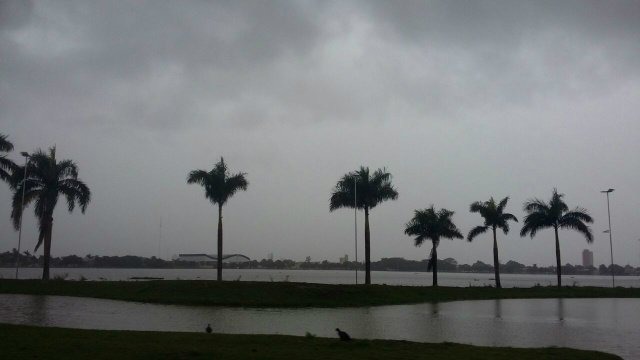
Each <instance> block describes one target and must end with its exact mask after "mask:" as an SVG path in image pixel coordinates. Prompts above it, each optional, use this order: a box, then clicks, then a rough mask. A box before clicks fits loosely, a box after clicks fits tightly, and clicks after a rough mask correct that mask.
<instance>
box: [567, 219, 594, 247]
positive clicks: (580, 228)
mask: <svg viewBox="0 0 640 360" xmlns="http://www.w3.org/2000/svg"><path fill="white" fill-rule="evenodd" d="M560 227H561V228H563V229H572V230H575V231H577V232H579V233H580V234H582V235H583V236H584V237H585V238H586V239H587V243H589V244H590V243H592V242H593V234H592V233H591V228H589V226H587V225H586V224H585V223H584V222H582V221H581V220H580V219H577V218H573V217H571V218H566V219H564V221H562V222H561V223H560Z"/></svg>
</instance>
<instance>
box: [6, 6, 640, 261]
mask: <svg viewBox="0 0 640 360" xmlns="http://www.w3.org/2000/svg"><path fill="white" fill-rule="evenodd" d="M638 19H640V3H638V2H636V1H607V2H604V1H497V2H495V1H464V2H463V1H402V2H398V1H335V2H329V1H290V2H285V1H269V2H267V1H217V2H205V1H202V2H201V1H191V2H177V1H133V2H120V1H75V2H73V1H69V2H44V1H34V2H28V1H2V2H0V131H1V132H3V133H8V134H9V135H10V137H11V139H12V140H13V141H14V143H15V144H16V148H17V149H19V150H21V149H26V150H28V149H30V148H36V147H45V146H49V145H52V144H58V149H59V152H60V154H61V156H62V155H64V157H70V158H73V159H75V160H76V161H78V163H79V165H80V168H81V177H82V178H83V179H85V180H86V181H87V182H88V183H90V184H91V185H92V188H93V190H94V193H95V197H94V202H93V204H92V205H91V206H90V208H89V212H88V214H87V215H84V216H82V217H81V216H78V215H74V216H72V217H71V216H68V215H66V214H64V212H63V211H62V210H60V211H59V212H58V213H57V214H58V215H57V216H59V218H60V220H59V221H58V220H56V221H57V222H56V234H59V235H60V237H61V240H59V242H56V245H55V249H54V253H58V254H59V253H63V254H65V253H70V252H79V253H81V254H82V253H85V252H92V253H116V254H122V253H125V252H131V253H142V254H149V253H152V251H155V250H149V249H156V248H157V246H156V244H155V241H156V238H157V228H156V226H157V223H158V219H159V217H161V216H163V217H164V222H163V224H164V229H165V231H166V234H165V235H164V238H165V239H167V245H166V246H167V250H166V252H165V254H164V255H165V256H166V255H170V254H171V253H172V252H186V251H195V252H201V251H209V250H206V249H212V248H209V247H208V246H210V245H211V238H212V237H211V236H212V235H211V234H212V232H211V231H212V228H211V226H210V225H211V221H212V220H211V219H212V218H211V216H210V215H211V214H210V212H211V211H213V210H212V209H210V207H209V204H208V203H207V202H206V201H205V200H204V199H203V198H202V196H201V195H202V194H201V192H200V191H199V189H195V188H193V187H188V186H187V185H186V184H185V183H184V181H185V180H184V177H185V176H186V173H187V172H188V171H189V170H191V169H193V168H204V167H206V166H210V165H211V164H212V163H213V162H214V161H215V160H216V159H217V158H218V156H220V155H224V156H225V157H228V160H229V162H230V164H231V166H232V167H233V168H234V169H237V170H242V171H247V172H248V173H249V180H250V183H251V186H250V189H249V192H247V193H246V194H244V193H243V194H239V195H238V198H237V199H235V198H234V199H233V201H232V203H231V204H230V205H229V209H228V211H229V212H228V215H227V218H226V219H228V220H227V221H228V223H227V224H228V230H227V228H225V231H229V239H230V240H229V241H230V242H229V244H230V246H232V249H234V250H235V251H237V252H246V253H248V255H250V256H252V257H256V256H259V257H262V256H265V255H266V254H267V253H268V252H275V253H276V254H278V253H281V254H282V256H288V257H294V258H303V257H304V256H306V255H312V256H313V257H314V258H318V257H322V258H324V257H329V258H337V256H338V255H343V254H344V253H345V252H348V251H351V250H350V249H351V245H350V243H349V244H347V245H345V244H346V242H345V239H349V237H350V234H351V225H350V223H349V222H350V220H351V218H350V217H347V216H343V215H344V214H343V213H341V212H336V213H331V214H329V213H328V210H327V198H328V193H329V191H330V189H331V187H332V185H333V184H334V183H335V181H336V180H337V178H338V177H339V176H340V175H342V174H344V173H345V172H347V171H349V170H352V169H353V168H355V167H356V166H358V165H360V164H365V165H370V166H372V167H382V166H387V167H388V168H389V170H390V171H391V172H392V173H393V174H394V181H395V182H396V183H397V184H398V188H399V190H400V199H399V200H398V201H397V202H394V203H391V204H384V205H383V206H381V207H380V208H379V209H375V211H374V212H373V214H372V216H373V218H372V226H373V234H374V237H373V239H374V240H373V241H374V247H373V251H374V253H373V256H374V258H378V257H382V256H396V255H399V256H406V257H412V258H415V257H416V255H415V252H414V250H413V249H412V246H411V241H410V240H409V239H407V238H406V237H404V236H403V235H402V231H401V228H402V226H403V224H404V223H405V222H406V220H407V217H408V216H409V215H410V213H411V211H412V210H413V209H414V208H418V207H425V206H428V205H429V204H430V203H435V204H436V206H445V207H449V208H451V209H452V210H456V211H457V214H456V218H457V219H458V221H459V223H460V226H461V227H462V228H463V229H466V228H468V227H469V226H472V225H475V223H476V222H477V220H478V219H476V218H475V217H474V216H472V215H469V214H467V212H466V209H467V207H468V204H469V202H471V201H476V200H483V199H485V198H488V197H489V196H491V195H494V196H497V197H498V196H506V195H511V196H512V197H513V198H512V206H513V207H512V211H513V212H514V213H516V214H518V215H519V216H521V214H520V213H519V207H520V204H521V203H522V201H524V200H525V199H527V198H528V197H531V196H539V197H542V198H547V197H548V196H547V195H548V193H550V191H551V189H552V188H553V187H555V186H558V187H559V190H560V191H562V192H566V193H567V194H568V198H569V199H570V202H572V204H580V205H582V206H585V207H587V208H589V209H590V210H592V212H593V213H594V215H595V217H596V219H597V220H598V221H600V220H601V219H602V216H603V212H602V209H603V206H602V205H603V204H602V198H601V197H600V194H599V193H598V190H600V188H601V187H609V186H615V187H616V188H619V190H618V191H619V193H615V196H618V194H620V198H622V199H621V200H619V201H620V202H619V203H617V204H616V205H614V210H615V211H616V212H615V213H616V214H617V217H616V218H615V219H614V226H616V225H617V224H619V226H620V228H619V229H617V230H616V235H617V236H619V238H620V239H621V240H620V241H623V244H626V245H623V246H626V247H623V249H625V251H624V255H625V256H626V259H627V260H626V262H633V261H636V257H635V255H634V254H635V252H636V251H635V250H634V249H635V248H634V246H636V244H635V241H636V238H637V235H636V234H637V230H636V229H635V228H634V225H633V224H635V223H637V219H636V217H637V216H636V215H635V214H636V213H637V212H635V210H634V209H636V208H637V206H640V200H639V198H638V196H637V195H635V194H634V193H633V191H632V189H634V187H635V186H636V183H637V180H636V179H637V178H638V176H640V174H639V173H638V171H639V170H638V169H640V163H638V160H637V159H636V158H634V157H631V156H630V155H629V154H635V153H638V151H640V148H639V145H638V142H637V139H636V138H635V137H636V136H635V134H637V133H638V132H640V121H639V120H638V118H637V115H636V114H637V113H638V112H637V101H638V100H637V99H638V98H640V76H639V75H640V74H639V72H638V71H639V69H640V42H639V41H638V40H637V39H640V21H639V20H638ZM605 133H606V134H607V136H606V137H605V136H602V134H605ZM0 194H1V195H2V196H3V197H2V200H3V201H4V202H6V199H8V197H9V192H8V190H7V189H6V188H3V187H0ZM615 206H619V208H616V207H615ZM7 218H8V209H7V207H6V206H5V207H4V208H0V220H1V221H6V224H8V220H7ZM2 219H5V220H2ZM72 219H73V221H72ZM616 221H619V223H617V222H616ZM602 226H603V225H602V222H599V223H596V224H595V225H594V231H597V232H599V231H601V230H602V229H601V228H602ZM31 228H32V227H29V229H31ZM25 229H26V228H25ZM214 230H215V229H214ZM29 231H35V230H33V229H31V230H29ZM0 234H2V238H3V239H7V240H6V242H5V241H4V240H3V242H2V243H1V244H0V250H2V249H5V248H11V247H12V246H13V243H12V242H11V241H12V239H13V238H12V236H13V233H12V230H11V228H10V227H9V226H4V225H3V226H2V227H0ZM26 235H27V238H29V236H31V237H33V234H32V233H31V234H30V233H27V234H26ZM545 239H546V238H545V237H544V236H542V238H541V239H535V240H528V239H527V240H523V239H519V238H518V236H517V234H510V235H509V237H508V238H505V241H504V246H505V248H504V253H505V258H506V259H508V258H515V259H519V260H521V261H525V262H529V263H533V262H538V263H540V264H542V263H551V262H552V261H553V258H552V255H553V253H552V251H550V250H548V249H547V247H546V245H548V244H547V243H546V242H545ZM566 239H567V241H566V244H567V245H566V246H567V247H568V249H569V250H570V251H568V252H567V253H568V254H578V250H581V249H582V247H584V246H585V243H584V241H583V240H582V239H579V238H578V237H577V236H575V235H571V234H567V235H566ZM623 239H624V240H623ZM349 241H350V240H349ZM485 245H486V244H485V243H483V242H482V241H479V242H477V243H473V244H466V243H462V242H447V243H445V244H443V246H446V248H445V249H443V251H444V252H450V253H451V255H452V256H454V257H459V258H460V260H462V261H475V259H477V258H481V259H484V260H490V256H491V254H490V251H489V250H490V248H489V247H488V246H485ZM594 248H595V249H596V250H600V251H604V250H606V247H604V246H603V245H601V244H600V243H599V239H597V240H596V244H595V245H594ZM211 251H213V250H211ZM316 254H317V255H316ZM596 254H598V252H596ZM424 256H426V254H424ZM572 256H573V255H572ZM597 256H598V255H597ZM602 258H604V256H602ZM567 261H571V262H575V261H576V260H575V259H573V258H571V257H569V258H568V259H567ZM596 261H600V262H603V261H604V260H596Z"/></svg>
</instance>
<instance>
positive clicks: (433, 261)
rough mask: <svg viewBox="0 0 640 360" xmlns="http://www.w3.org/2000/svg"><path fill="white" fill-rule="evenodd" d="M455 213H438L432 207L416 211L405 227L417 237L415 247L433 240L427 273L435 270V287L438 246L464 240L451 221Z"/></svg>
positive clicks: (434, 282)
mask: <svg viewBox="0 0 640 360" xmlns="http://www.w3.org/2000/svg"><path fill="white" fill-rule="evenodd" d="M453 214H454V212H453V211H450V210H447V209H440V210H439V211H436V210H435V209H434V207H433V205H431V207H430V208H428V209H424V210H416V211H415V213H414V215H413V219H411V221H409V222H408V223H407V225H405V229H404V233H405V234H407V235H409V236H415V237H416V238H415V245H416V246H420V245H422V244H423V243H424V242H425V240H427V239H428V240H431V245H432V248H431V255H430V256H429V263H428V264H427V271H428V270H431V269H433V286H438V251H437V248H438V244H440V239H441V238H445V239H463V238H464V237H463V236H462V234H461V233H460V230H458V228H457V227H456V225H455V224H454V223H453V220H451V217H452V216H453Z"/></svg>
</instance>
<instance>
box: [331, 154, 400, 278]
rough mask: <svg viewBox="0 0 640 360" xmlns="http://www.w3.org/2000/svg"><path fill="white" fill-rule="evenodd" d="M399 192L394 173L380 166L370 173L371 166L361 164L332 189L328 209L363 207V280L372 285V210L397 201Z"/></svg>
mask: <svg viewBox="0 0 640 360" xmlns="http://www.w3.org/2000/svg"><path fill="white" fill-rule="evenodd" d="M397 198H398V192H397V191H396V189H394V188H393V185H392V184H391V174H390V173H388V172H387V171H386V169H384V168H383V169H378V170H376V171H374V172H373V174H370V172H369V168H368V167H364V166H361V167H360V170H356V171H353V172H350V173H348V174H345V175H344V176H343V177H342V178H341V179H340V180H338V183H337V184H336V187H335V188H334V189H333V192H332V193H331V199H330V200H329V211H333V210H336V209H339V208H343V207H345V208H354V207H357V208H358V209H363V210H364V258H365V259H364V261H365V267H364V268H365V277H364V283H365V284H371V232H370V231H369V211H370V210H371V209H373V208H374V207H376V206H377V205H378V204H380V203H381V202H383V201H386V200H395V199H397Z"/></svg>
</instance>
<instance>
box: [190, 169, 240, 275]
mask: <svg viewBox="0 0 640 360" xmlns="http://www.w3.org/2000/svg"><path fill="white" fill-rule="evenodd" d="M246 175H247V174H246V173H242V172H241V173H237V174H233V175H231V174H229V171H228V169H227V165H226V164H225V163H224V158H220V161H219V162H218V163H217V164H215V165H214V166H213V169H211V170H210V171H205V170H193V171H191V172H190V173H189V176H187V183H188V184H198V185H201V186H202V187H204V192H205V195H204V196H205V197H206V198H207V199H209V201H211V202H212V203H214V204H216V205H218V264H217V267H218V281H222V206H223V205H224V204H225V203H226V202H227V200H229V199H230V198H231V197H232V196H233V195H234V194H235V193H236V192H237V191H238V190H247V187H248V186H249V182H247V179H246Z"/></svg>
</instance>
